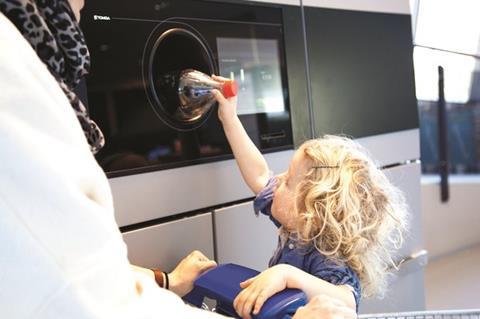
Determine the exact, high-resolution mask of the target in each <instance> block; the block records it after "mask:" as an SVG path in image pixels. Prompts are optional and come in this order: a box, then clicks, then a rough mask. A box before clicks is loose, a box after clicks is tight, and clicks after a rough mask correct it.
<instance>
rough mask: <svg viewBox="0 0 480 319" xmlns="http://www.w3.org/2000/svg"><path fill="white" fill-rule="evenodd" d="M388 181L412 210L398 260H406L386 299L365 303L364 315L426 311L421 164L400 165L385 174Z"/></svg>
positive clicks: (370, 300) (392, 280)
mask: <svg viewBox="0 0 480 319" xmlns="http://www.w3.org/2000/svg"><path fill="white" fill-rule="evenodd" d="M385 174H386V175H387V177H388V178H389V179H390V181H392V183H394V184H395V185H396V186H397V187H399V188H400V189H401V190H402V191H403V192H404V194H405V197H406V200H407V204H408V206H409V212H410V219H409V225H410V227H409V231H408V233H407V235H406V236H405V242H404V245H403V246H402V248H401V249H400V251H399V254H398V256H397V257H396V258H395V259H396V260H402V259H403V260H404V261H405V262H404V263H403V264H402V265H400V267H399V271H398V272H397V273H396V274H395V275H394V276H392V277H391V278H390V285H389V287H388V290H387V293H386V295H385V298H383V299H365V300H362V303H361V305H360V312H361V313H379V312H381V313H384V312H400V311H416V310H424V309H425V295H424V267H425V265H426V263H427V257H428V256H427V252H426V251H425V250H423V238H422V222H421V221H422V218H421V217H422V216H421V209H420V207H421V205H420V200H421V199H420V175H421V168H420V163H410V164H406V165H399V166H396V167H393V168H389V169H386V170H385Z"/></svg>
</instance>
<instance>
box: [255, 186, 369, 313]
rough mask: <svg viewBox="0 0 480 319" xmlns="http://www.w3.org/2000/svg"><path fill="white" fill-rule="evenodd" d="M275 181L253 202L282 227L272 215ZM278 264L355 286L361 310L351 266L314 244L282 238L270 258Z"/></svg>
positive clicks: (355, 276) (332, 281) (357, 297)
mask: <svg viewBox="0 0 480 319" xmlns="http://www.w3.org/2000/svg"><path fill="white" fill-rule="evenodd" d="M275 184H276V178H275V177H272V178H270V180H269V181H268V183H267V185H266V186H265V188H264V189H263V190H262V191H261V192H260V193H258V195H257V197H256V198H255V200H254V201H253V208H254V211H255V214H257V215H258V214H259V213H262V214H264V215H266V216H268V217H269V218H270V220H271V221H272V222H273V223H274V224H275V225H276V226H277V227H280V226H281V224H280V223H279V222H278V221H277V220H276V219H275V218H274V217H273V216H272V211H271V209H272V202H273V196H274V189H275ZM278 264H289V265H292V266H294V267H297V268H299V269H301V270H303V271H305V272H307V273H309V274H311V275H313V276H315V277H318V278H320V279H323V280H325V281H328V282H329V283H332V284H334V285H349V286H350V287H352V288H353V295H354V297H355V302H356V304H357V311H358V305H359V301H360V296H361V287H360V280H359V279H358V277H357V275H356V274H355V272H354V271H353V270H352V269H351V268H350V267H348V266H346V265H342V264H339V263H338V262H335V261H333V260H331V259H328V258H327V257H326V256H324V255H323V254H321V253H320V252H319V251H318V250H317V249H315V247H313V246H312V245H310V246H307V247H306V246H305V245H300V243H299V242H298V240H297V239H296V238H295V237H294V236H289V238H288V239H286V240H283V241H282V240H281V238H279V240H278V247H277V249H276V251H275V253H274V254H273V256H272V258H271V259H270V262H269V266H270V267H271V266H274V265H278Z"/></svg>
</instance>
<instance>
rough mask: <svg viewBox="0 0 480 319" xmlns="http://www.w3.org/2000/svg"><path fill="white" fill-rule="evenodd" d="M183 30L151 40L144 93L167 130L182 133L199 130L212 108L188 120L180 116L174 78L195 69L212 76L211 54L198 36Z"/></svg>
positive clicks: (176, 84) (169, 31)
mask: <svg viewBox="0 0 480 319" xmlns="http://www.w3.org/2000/svg"><path fill="white" fill-rule="evenodd" d="M194 32H195V31H190V30H187V29H185V28H183V27H182V28H171V29H168V30H166V31H164V32H162V33H161V34H160V36H159V37H158V38H156V39H155V38H154V42H153V46H152V47H151V50H150V52H149V53H147V56H146V58H147V59H148V63H146V65H145V64H144V66H146V67H147V70H146V75H147V77H146V79H145V80H146V84H147V85H146V89H147V95H148V96H149V100H150V102H151V104H152V107H153V109H154V111H155V113H156V114H157V115H158V116H159V117H160V119H161V120H163V121H164V122H165V123H166V124H167V125H169V126H170V127H172V128H174V129H177V130H181V131H185V130H193V129H195V128H197V127H199V126H201V125H202V124H203V123H204V122H205V121H206V120H207V119H208V117H209V115H210V114H211V112H212V110H213V107H211V108H209V109H208V110H206V111H205V112H204V113H201V114H196V115H195V116H192V117H188V116H187V117H185V116H184V115H183V116H180V113H179V111H178V110H179V107H180V100H179V97H178V91H177V88H178V74H179V72H181V71H182V70H185V69H195V70H198V71H201V72H203V73H206V74H212V73H215V67H214V62H213V58H212V54H211V51H210V49H209V48H208V46H207V45H206V43H205V42H204V41H203V40H202V39H201V36H200V35H197V34H195V33H194Z"/></svg>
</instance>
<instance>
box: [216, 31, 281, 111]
mask: <svg viewBox="0 0 480 319" xmlns="http://www.w3.org/2000/svg"><path fill="white" fill-rule="evenodd" d="M217 49H218V64H219V69H220V75H221V76H223V77H226V78H231V79H234V80H236V81H237V82H238V85H239V92H238V99H239V101H242V102H241V103H239V105H238V114H239V115H243V114H256V113H276V112H284V111H285V99H284V96H283V90H282V78H281V70H280V55H279V48H278V40H275V39H257V38H250V39H247V38H223V37H219V38H217Z"/></svg>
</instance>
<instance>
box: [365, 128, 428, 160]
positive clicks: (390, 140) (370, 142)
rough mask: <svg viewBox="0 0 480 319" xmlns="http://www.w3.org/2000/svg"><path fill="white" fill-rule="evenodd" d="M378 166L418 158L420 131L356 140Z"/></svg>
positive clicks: (400, 132) (413, 130)
mask: <svg viewBox="0 0 480 319" xmlns="http://www.w3.org/2000/svg"><path fill="white" fill-rule="evenodd" d="M356 141H357V142H358V143H360V144H361V145H362V146H363V147H365V148H366V149H367V150H368V151H369V153H370V154H371V155H372V157H373V158H374V159H375V160H376V161H377V162H378V165H379V166H386V165H392V164H399V163H404V162H406V161H412V160H418V159H419V158H420V130H419V129H411V130H405V131H398V132H393V133H386V134H379V135H374V136H368V137H362V138H358V139H356Z"/></svg>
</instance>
